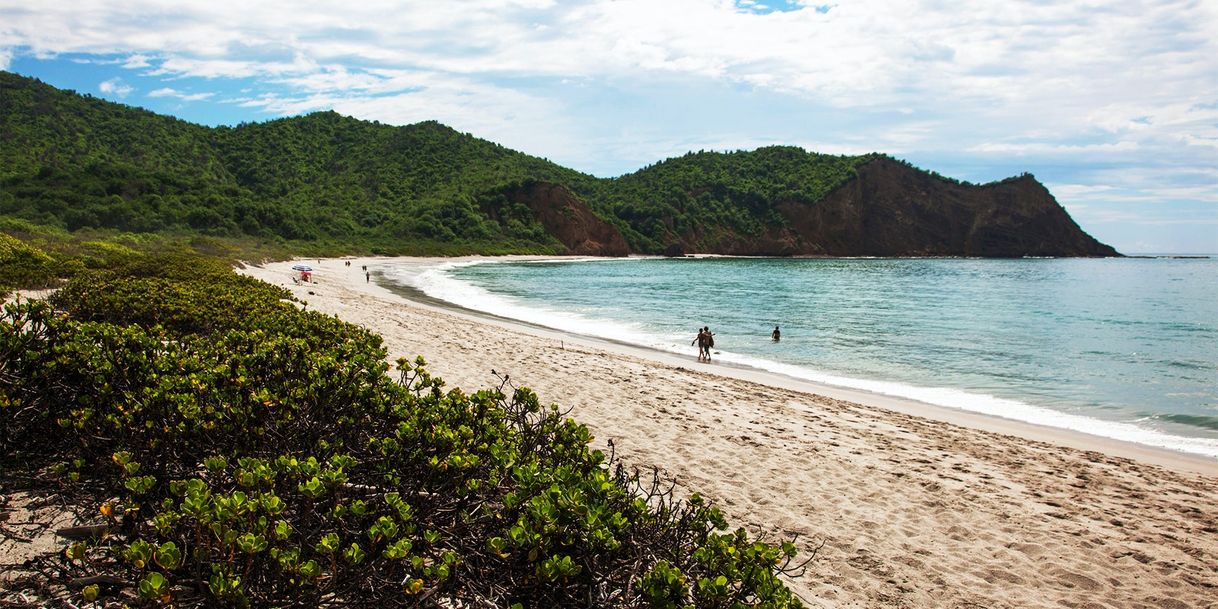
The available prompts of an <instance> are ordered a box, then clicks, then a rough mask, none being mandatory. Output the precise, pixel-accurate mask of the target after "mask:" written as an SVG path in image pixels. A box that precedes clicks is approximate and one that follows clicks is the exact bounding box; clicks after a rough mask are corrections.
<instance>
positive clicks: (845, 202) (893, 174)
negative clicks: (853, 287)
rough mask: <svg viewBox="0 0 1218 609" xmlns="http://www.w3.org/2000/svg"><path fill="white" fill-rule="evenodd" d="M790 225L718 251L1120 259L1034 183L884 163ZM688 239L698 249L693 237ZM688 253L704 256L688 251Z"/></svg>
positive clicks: (794, 205) (791, 214)
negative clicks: (956, 178) (964, 180)
mask: <svg viewBox="0 0 1218 609" xmlns="http://www.w3.org/2000/svg"><path fill="white" fill-rule="evenodd" d="M775 207H776V209H777V210H778V212H779V213H780V214H781V215H782V217H783V218H784V220H785V221H786V223H787V227H783V228H772V229H769V230H768V231H766V232H765V233H764V234H763V235H761V236H760V238H757V237H754V238H751V239H747V240H745V239H739V238H728V239H723V240H719V245H718V246H716V248H715V252H713V253H722V254H740V255H770V256H792V255H797V256H979V257H1019V256H1119V255H1120V254H1118V253H1117V252H1116V250H1114V249H1113V248H1112V247H1110V246H1108V245H1105V244H1103V243H1100V242H1099V241H1096V240H1095V239H1094V238H1092V237H1091V236H1090V235H1088V234H1087V233H1085V232H1083V230H1082V229H1081V228H1079V226H1078V225H1077V224H1076V223H1075V222H1074V220H1073V219H1071V218H1070V215H1069V214H1068V213H1066V210H1065V209H1064V208H1062V206H1061V205H1059V204H1058V203H1057V201H1056V200H1055V199H1054V198H1053V195H1052V194H1050V193H1049V191H1048V190H1047V189H1046V188H1045V187H1044V186H1043V185H1042V184H1041V183H1040V182H1038V181H1036V179H1035V178H1033V177H1031V176H1024V177H1020V178H1015V179H1011V180H1005V181H1003V182H999V183H995V184H988V185H983V186H973V185H962V184H956V183H953V182H950V181H947V180H944V179H942V178H939V177H936V176H934V175H931V174H928V173H926V172H923V171H919V170H917V169H914V168H912V167H909V166H906V165H903V164H901V163H898V162H895V161H892V160H890V159H886V158H880V159H877V160H875V161H872V162H870V163H868V164H866V165H863V166H862V167H860V168H859V169H858V177H857V178H855V179H853V180H851V181H849V182H847V183H846V184H844V185H842V186H841V187H839V188H838V189H837V190H835V191H833V192H832V193H830V194H829V196H827V197H825V198H824V199H822V200H821V201H818V202H816V203H812V204H806V203H800V202H792V201H785V202H778V203H777V204H776V205H775ZM689 237H690V238H689V239H688V240H686V239H683V241H684V242H685V243H696V242H697V237H699V236H698V235H689ZM685 251H687V252H689V251H695V250H694V249H693V248H691V247H689V246H686V248H685Z"/></svg>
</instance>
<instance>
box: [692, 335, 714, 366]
mask: <svg viewBox="0 0 1218 609" xmlns="http://www.w3.org/2000/svg"><path fill="white" fill-rule="evenodd" d="M694 343H697V344H698V361H700V362H702V361H707V362H709V361H710V358H711V357H710V356H711V352H710V350H711V347H714V346H715V335H714V334H713V333H711V331H710V327H708V326H703V327H702V329H701V330H698V336H696V337H694V341H693V342H691V343H689V344H691V345H692V344H694Z"/></svg>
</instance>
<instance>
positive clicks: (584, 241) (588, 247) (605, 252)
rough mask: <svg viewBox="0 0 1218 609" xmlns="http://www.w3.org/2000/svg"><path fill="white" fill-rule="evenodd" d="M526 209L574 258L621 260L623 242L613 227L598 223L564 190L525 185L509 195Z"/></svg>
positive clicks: (584, 205)
mask: <svg viewBox="0 0 1218 609" xmlns="http://www.w3.org/2000/svg"><path fill="white" fill-rule="evenodd" d="M510 197H511V199H512V200H513V201H516V202H519V203H524V204H525V205H528V207H529V209H530V210H531V211H532V212H533V217H534V218H535V219H536V220H537V221H538V222H539V223H541V225H542V226H543V227H544V228H545V229H546V232H547V233H549V234H550V235H552V236H553V237H554V238H555V239H558V241H559V242H560V243H562V244H563V245H564V246H566V247H567V253H568V254H571V255H575V256H625V255H627V254H629V253H630V247H629V246H628V245H626V240H625V239H624V238H622V234H621V233H620V232H618V230H617V229H616V228H614V227H613V225H611V224H609V223H608V222H605V221H604V220H601V219H600V218H599V217H597V216H596V214H594V213H592V209H591V208H589V207H588V204H587V203H584V202H583V201H582V200H581V199H580V198H579V197H576V196H575V194H574V193H572V192H571V191H570V190H569V189H568V188H567V187H565V186H561V185H558V184H551V183H548V182H534V183H530V184H526V185H524V186H522V187H520V188H519V189H518V190H516V191H514V192H512V193H511V195H510Z"/></svg>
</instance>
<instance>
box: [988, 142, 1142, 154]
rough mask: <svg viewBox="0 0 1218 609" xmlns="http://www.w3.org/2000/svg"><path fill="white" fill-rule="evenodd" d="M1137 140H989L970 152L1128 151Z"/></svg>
mask: <svg viewBox="0 0 1218 609" xmlns="http://www.w3.org/2000/svg"><path fill="white" fill-rule="evenodd" d="M1137 149H1138V144H1137V142H1130V141H1120V142H1107V143H1102V144H1055V143H1049V142H1024V143H1001V142H987V143H984V144H977V145H975V146H972V147H971V148H969V149H968V150H969V152H984V153H1002V154H1017V155H1026V154H1046V155H1058V154H1096V153H1105V152H1128V151H1131V150H1137Z"/></svg>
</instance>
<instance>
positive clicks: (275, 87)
mask: <svg viewBox="0 0 1218 609" xmlns="http://www.w3.org/2000/svg"><path fill="white" fill-rule="evenodd" d="M52 4H53V5H52ZM48 5H51V6H48ZM964 6H967V10H962V8H961V7H964ZM0 69H6V70H9V71H13V72H16V73H19V74H23V75H27V76H33V77H37V78H39V79H41V80H43V81H45V82H47V83H49V84H52V85H54V86H57V87H61V88H66V89H73V90H76V91H78V92H81V93H89V94H92V95H94V96H98V97H102V98H105V99H109V100H113V101H117V102H121V103H125V104H129V105H133V106H140V107H144V108H148V109H150V110H153V111H155V112H160V113H164V114H171V115H174V116H178V117H180V118H182V119H185V120H188V121H191V122H197V123H203V124H207V125H218V124H236V123H240V122H253V121H263V120H268V119H272V118H278V117H281V116H292V115H297V114H303V113H308V112H313V111H317V110H325V109H334V110H336V111H338V112H340V113H342V114H346V115H350V116H355V117H358V118H362V119H368V120H378V121H381V122H384V123H389V124H409V123H414V122H418V121H422V120H429V119H434V120H439V121H441V122H443V123H446V124H448V125H451V126H453V127H454V128H456V129H459V130H461V131H466V132H470V133H472V134H474V135H476V136H479V137H482V138H486V139H489V140H493V141H496V142H499V143H502V144H504V145H506V146H509V147H511V148H515V149H517V150H521V151H524V152H527V153H530V154H534V155H537V156H541V157H545V158H548V159H550V160H552V161H555V162H558V163H561V164H563V165H566V166H568V167H572V168H574V169H578V170H581V171H585V172H588V173H592V174H595V175H599V176H616V175H620V174H623V173H628V172H631V171H634V170H636V169H638V168H640V167H643V166H645V165H648V164H650V163H653V162H656V161H658V160H662V159H664V158H668V157H672V156H677V155H680V154H683V153H685V152H687V151H689V150H704V149H705V150H737V149H752V148H756V147H758V146H765V145H770V144H790V145H796V146H802V147H804V148H806V149H808V150H812V151H817V152H827V153H836V154H858V153H865V152H872V151H877V152H885V153H889V154H892V155H894V156H897V157H899V158H903V159H906V160H909V161H911V162H913V163H914V164H916V165H918V166H921V167H923V168H926V169H930V170H934V171H937V172H939V173H941V174H944V175H948V176H952V177H955V178H959V179H962V180H969V181H972V182H985V181H990V180H996V179H1001V178H1004V177H1007V176H1011V175H1016V174H1019V173H1022V172H1025V171H1028V172H1031V173H1034V174H1035V175H1036V176H1037V177H1038V178H1039V179H1040V180H1041V181H1042V182H1044V183H1045V184H1046V185H1047V186H1048V187H1049V189H1050V190H1051V191H1052V192H1053V193H1054V194H1055V195H1056V197H1057V199H1058V201H1059V202H1061V203H1062V205H1064V206H1065V207H1066V209H1067V210H1068V211H1069V212H1070V213H1071V215H1072V216H1073V217H1074V219H1075V220H1076V221H1077V222H1078V223H1079V224H1080V225H1081V226H1082V227H1083V229H1084V230H1086V231H1088V232H1090V233H1091V234H1092V235H1094V236H1096V237H1097V238H1099V239H1100V240H1101V241H1104V242H1107V243H1109V244H1111V245H1113V246H1114V247H1116V248H1117V249H1118V250H1121V251H1122V252H1126V253H1137V252H1175V253H1197V252H1207V253H1218V3H1216V2H1213V1H1211V0H1202V1H1174V0H1172V1H1146V2H1141V1H1129V0H1125V1H1113V2H1104V1H1091V2H1044V1H1019V0H1006V1H1001V2H997V1H994V2H991V1H978V2H970V3H967V4H963V3H944V2H941V1H937V0H859V1H843V2H838V3H828V2H803V1H800V0H786V1H782V2H777V1H769V0H735V1H733V0H659V1H657V0H575V1H568V2H559V1H556V0H460V1H456V0H454V1H451V2H435V1H434V0H433V1H429V2H414V1H401V0H398V1H392V0H368V1H364V2H342V3H338V2H289V1H264V2H248V1H246V2H235V1H233V0H210V1H208V2H205V3H204V2H165V1H151V0H125V1H124V2H116V1H114V0H108V1H95V0H76V1H74V2H71V3H68V2H57V3H31V2H14V1H12V0H0Z"/></svg>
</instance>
